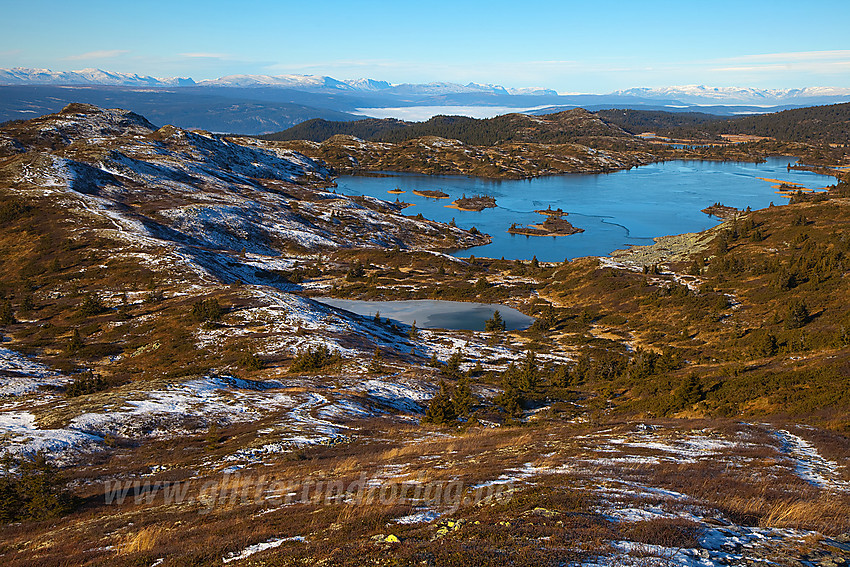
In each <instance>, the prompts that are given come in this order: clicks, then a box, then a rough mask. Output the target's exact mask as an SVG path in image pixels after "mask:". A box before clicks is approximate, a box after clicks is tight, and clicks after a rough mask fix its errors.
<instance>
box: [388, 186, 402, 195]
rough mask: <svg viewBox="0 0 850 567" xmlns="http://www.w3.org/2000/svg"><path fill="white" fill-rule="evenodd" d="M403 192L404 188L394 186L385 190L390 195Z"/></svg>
mask: <svg viewBox="0 0 850 567" xmlns="http://www.w3.org/2000/svg"><path fill="white" fill-rule="evenodd" d="M404 192H405V191H404V189H399V188H398V187H396V188H395V189H390V190H389V191H387V193H390V194H391V195H401V194H402V193H404Z"/></svg>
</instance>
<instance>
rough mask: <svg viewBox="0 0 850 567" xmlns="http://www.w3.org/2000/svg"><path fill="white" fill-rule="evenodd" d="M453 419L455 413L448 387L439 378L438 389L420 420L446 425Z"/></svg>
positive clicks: (455, 416) (455, 415)
mask: <svg viewBox="0 0 850 567" xmlns="http://www.w3.org/2000/svg"><path fill="white" fill-rule="evenodd" d="M455 419H457V414H456V413H455V406H454V403H453V402H452V395H451V393H450V392H449V387H448V386H447V385H446V383H445V382H444V381H443V380H440V385H439V389H438V390H437V393H436V394H435V395H434V397H433V398H431V403H429V404H428V410H427V411H426V412H425V417H424V418H423V419H422V421H423V422H425V423H433V424H434V425H446V424H448V423H451V422H453V421H455Z"/></svg>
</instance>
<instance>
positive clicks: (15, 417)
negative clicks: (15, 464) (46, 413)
mask: <svg viewBox="0 0 850 567" xmlns="http://www.w3.org/2000/svg"><path fill="white" fill-rule="evenodd" d="M0 438H2V439H3V443H2V450H0V453H2V452H8V453H11V454H13V455H22V454H32V453H36V452H44V453H45V454H46V455H48V456H50V457H52V458H53V459H54V460H55V461H56V462H58V463H59V464H65V463H66V462H69V461H70V460H71V456H72V452H73V451H74V450H76V451H92V450H96V449H97V448H98V447H99V446H100V443H101V442H102V441H103V438H101V437H99V436H97V435H92V434H89V433H83V432H82V431H74V430H73V429H39V428H38V426H37V425H36V423H35V416H34V415H33V414H31V413H30V412H26V411H9V412H0Z"/></svg>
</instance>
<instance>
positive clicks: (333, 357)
mask: <svg viewBox="0 0 850 567" xmlns="http://www.w3.org/2000/svg"><path fill="white" fill-rule="evenodd" d="M340 362H342V356H341V355H340V354H339V352H338V351H332V350H331V349H330V348H328V346H327V345H319V346H317V347H315V348H314V347H307V348H306V349H304V350H300V351H298V353H297V354H296V355H295V359H294V360H293V361H292V364H291V365H290V366H289V371H290V372H312V371H315V370H320V369H322V368H325V367H326V366H332V365H334V364H339V363H340Z"/></svg>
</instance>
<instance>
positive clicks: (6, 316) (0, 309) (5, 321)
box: [0, 300, 17, 325]
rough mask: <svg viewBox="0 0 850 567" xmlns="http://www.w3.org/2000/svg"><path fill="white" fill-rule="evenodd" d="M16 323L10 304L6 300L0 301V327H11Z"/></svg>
mask: <svg viewBox="0 0 850 567" xmlns="http://www.w3.org/2000/svg"><path fill="white" fill-rule="evenodd" d="M16 322H17V320H16V319H15V312H14V311H13V310H12V303H11V302H10V301H8V300H4V301H0V325H13V324H14V323H16Z"/></svg>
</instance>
